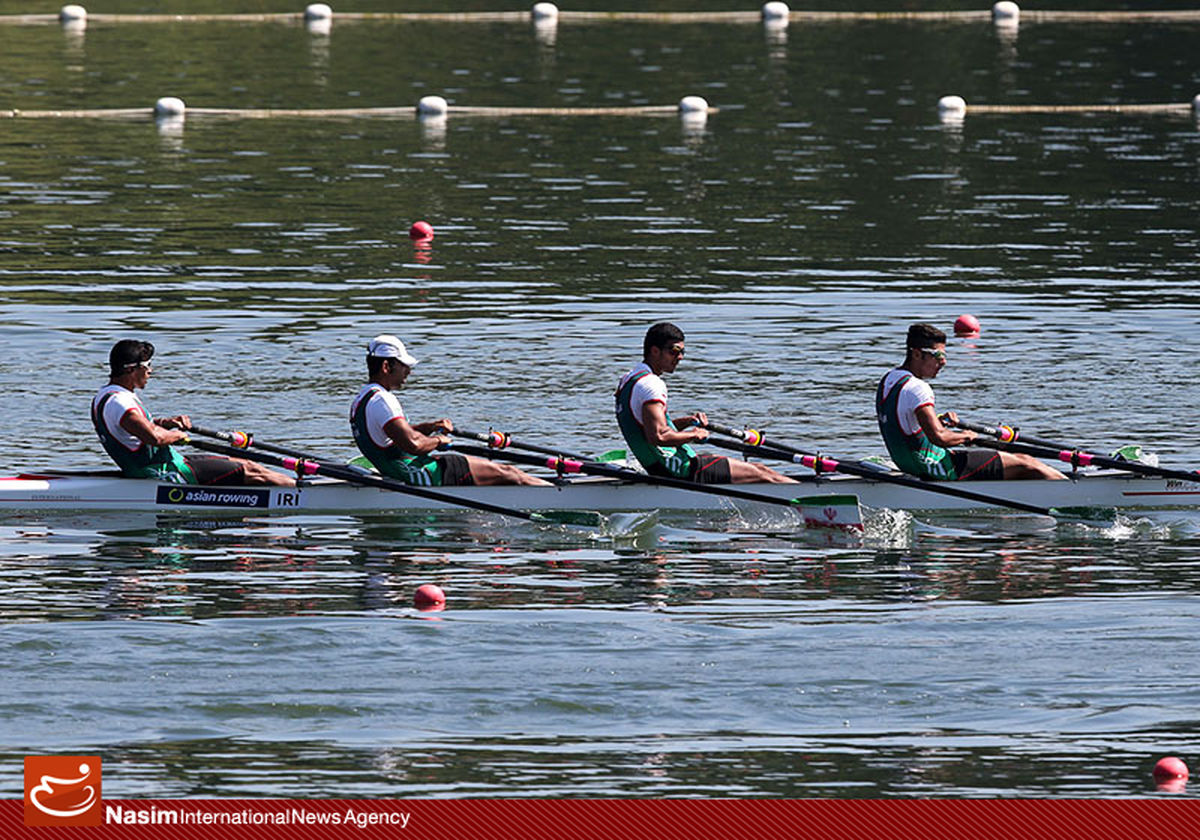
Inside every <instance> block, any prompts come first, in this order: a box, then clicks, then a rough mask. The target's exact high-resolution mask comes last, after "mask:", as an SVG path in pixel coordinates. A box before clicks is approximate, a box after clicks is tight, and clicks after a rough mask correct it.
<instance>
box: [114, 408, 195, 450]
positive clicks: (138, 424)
mask: <svg viewBox="0 0 1200 840" xmlns="http://www.w3.org/2000/svg"><path fill="white" fill-rule="evenodd" d="M121 428H122V429H124V430H125V431H127V432H129V434H131V435H133V436H134V437H135V438H137V439H138V440H140V441H141V442H142V443H144V444H146V445H147V446H167V445H169V444H172V443H179V441H181V440H187V432H185V431H184V430H183V429H179V428H176V429H168V428H166V427H165V426H160V425H158V424H157V423H151V422H150V421H149V420H147V419H146V415H144V414H142V413H141V412H140V411H138V410H137V409H134V408H131V409H129V410H128V411H126V412H125V414H124V415H122V416H121Z"/></svg>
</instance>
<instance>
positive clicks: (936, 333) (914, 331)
mask: <svg viewBox="0 0 1200 840" xmlns="http://www.w3.org/2000/svg"><path fill="white" fill-rule="evenodd" d="M945 343H946V334H945V333H944V332H942V331H941V330H939V329H938V328H937V327H935V326H934V325H933V324H913V325H912V326H911V327H909V328H908V342H907V343H906V345H905V346H907V347H909V348H910V349H913V350H919V349H921V348H922V347H932V346H933V345H935V344H945Z"/></svg>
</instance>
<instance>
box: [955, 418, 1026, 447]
mask: <svg viewBox="0 0 1200 840" xmlns="http://www.w3.org/2000/svg"><path fill="white" fill-rule="evenodd" d="M941 419H942V421H943V422H944V423H946V424H947V425H952V426H957V427H958V428H960V429H966V430H967V431H970V432H975V433H976V434H979V435H987V436H989V437H994V438H995V439H996V440H998V441H1000V442H1001V443H1013V442H1015V441H1016V440H1017V439H1018V438H1019V437H1020V436H1021V435H1020V431H1019V430H1018V429H1016V428H1015V427H1014V426H1005V425H1004V424H1003V423H1001V424H999V425H997V426H988V425H985V424H983V423H973V422H971V421H970V420H964V419H963V418H961V417H959V418H958V421H957V422H955V423H950V422H949V417H947V416H946V415H942V418H941Z"/></svg>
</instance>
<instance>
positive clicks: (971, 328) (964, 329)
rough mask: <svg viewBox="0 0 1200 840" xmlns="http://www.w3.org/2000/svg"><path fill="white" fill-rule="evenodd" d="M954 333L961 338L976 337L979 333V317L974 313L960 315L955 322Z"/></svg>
mask: <svg viewBox="0 0 1200 840" xmlns="http://www.w3.org/2000/svg"><path fill="white" fill-rule="evenodd" d="M954 334H955V335H957V336H959V337H960V338H974V337H975V336H977V335H979V319H978V318H976V317H975V316H974V315H966V314H963V315H959V316H958V319H957V320H956V321H955V322H954Z"/></svg>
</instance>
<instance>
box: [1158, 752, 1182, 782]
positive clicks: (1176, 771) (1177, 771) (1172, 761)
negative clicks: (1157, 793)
mask: <svg viewBox="0 0 1200 840" xmlns="http://www.w3.org/2000/svg"><path fill="white" fill-rule="evenodd" d="M1187 777H1188V768H1187V765H1186V764H1184V763H1183V761H1182V759H1178V758H1176V757H1175V756H1173V755H1168V756H1167V757H1166V758H1160V759H1159V760H1158V764H1155V765H1154V781H1156V782H1162V781H1166V780H1168V779H1186V778H1187Z"/></svg>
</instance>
